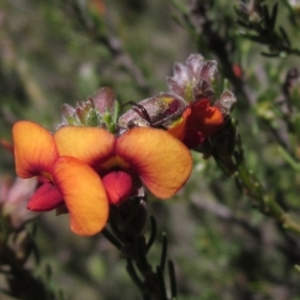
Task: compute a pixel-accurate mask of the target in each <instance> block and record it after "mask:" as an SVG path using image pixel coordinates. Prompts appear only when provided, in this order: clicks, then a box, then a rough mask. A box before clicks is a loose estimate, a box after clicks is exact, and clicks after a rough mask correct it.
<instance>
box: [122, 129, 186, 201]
mask: <svg viewBox="0 0 300 300" xmlns="http://www.w3.org/2000/svg"><path fill="white" fill-rule="evenodd" d="M116 154H117V155H118V156H120V157H121V158H122V159H124V160H125V161H126V162H128V163H129V164H130V166H131V167H132V168H133V169H134V171H135V172H136V173H137V174H138V175H139V176H140V177H141V179H142V180H143V182H144V183H145V185H146V186H147V187H148V189H149V190H150V191H151V192H152V193H153V194H154V195H155V196H157V197H158V198H162V199H164V198H169V197H171V196H173V195H174V194H175V193H176V192H177V191H178V190H179V189H180V188H181V187H182V186H183V185H184V183H185V182H186V180H187V179H188V177H189V176H190V173H191V169H192V158H191V154H190V152H189V150H188V149H187V148H186V147H185V146H184V145H183V144H182V143H181V142H180V141H179V140H178V139H176V138H174V137H172V136H171V135H170V134H168V133H167V132H165V131H163V130H160V129H154V128H133V129H131V130H128V131H126V132H125V133H124V134H123V135H122V136H121V137H119V138H118V139H117V144H116Z"/></svg>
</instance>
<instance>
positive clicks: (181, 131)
mask: <svg viewBox="0 0 300 300" xmlns="http://www.w3.org/2000/svg"><path fill="white" fill-rule="evenodd" d="M190 114H191V108H190V107H187V109H186V110H185V111H184V113H183V114H182V116H181V118H180V119H179V120H177V121H175V122H173V123H172V124H171V126H170V127H169V128H168V130H167V132H168V133H169V134H171V135H172V136H174V137H176V138H177V139H179V140H180V141H183V139H184V136H185V132H186V121H187V118H188V117H189V115H190Z"/></svg>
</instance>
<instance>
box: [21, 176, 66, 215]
mask: <svg viewBox="0 0 300 300" xmlns="http://www.w3.org/2000/svg"><path fill="white" fill-rule="evenodd" d="M62 203H63V198H62V195H61V194H60V192H59V191H58V189H57V188H56V187H55V186H54V185H53V183H51V182H47V183H44V184H43V185H41V186H40V187H39V188H38V189H37V190H36V192H35V193H34V194H33V195H32V197H31V198H30V200H29V202H28V204H27V208H28V209H30V210H33V211H49V210H52V209H55V208H57V207H58V206H60V205H61V204H62Z"/></svg>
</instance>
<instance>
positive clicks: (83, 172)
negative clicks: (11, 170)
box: [13, 121, 108, 235]
mask: <svg viewBox="0 0 300 300" xmlns="http://www.w3.org/2000/svg"><path fill="white" fill-rule="evenodd" d="M13 141H14V153H15V162H16V172H17V174H18V175H19V176H20V177H21V178H30V177H33V176H41V177H43V179H44V180H43V184H42V185H41V186H40V187H39V188H38V189H37V191H36V192H35V193H34V195H33V196H32V197H31V199H30V200H29V202H28V206H27V207H28V208H29V209H30V210H33V211H48V210H52V209H55V208H57V207H59V206H61V205H62V204H65V205H66V206H67V208H68V211H69V214H70V221H71V229H72V230H73V231H74V232H75V233H77V234H80V235H93V234H95V233H97V232H99V231H100V230H101V229H102V228H103V227H104V226H105V224H106V222H107V218H108V203H107V196H106V192H105V189H104V187H103V184H102V182H101V180H100V179H99V176H98V174H97V173H96V172H95V171H93V170H92V169H91V168H90V167H89V166H87V165H86V164H85V163H83V162H81V161H79V160H78V159H75V158H72V157H60V156H59V153H58V150H57V146H56V144H55V140H54V137H53V135H52V134H51V133H50V132H48V131H47V130H46V129H44V128H42V127H41V126H39V125H38V124H35V123H31V122H27V121H21V122H17V123H16V124H15V125H14V127H13ZM75 146H76V145H75ZM87 182H88V183H89V185H88V186H86V183H87Z"/></svg>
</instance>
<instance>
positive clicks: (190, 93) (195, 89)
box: [167, 54, 235, 149]
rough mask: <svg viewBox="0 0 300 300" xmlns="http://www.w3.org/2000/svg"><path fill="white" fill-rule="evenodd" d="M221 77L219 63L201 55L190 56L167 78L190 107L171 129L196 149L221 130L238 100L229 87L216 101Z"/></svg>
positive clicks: (169, 84)
mask: <svg viewBox="0 0 300 300" xmlns="http://www.w3.org/2000/svg"><path fill="white" fill-rule="evenodd" d="M217 79H218V70H217V64H216V62H215V61H204V59H203V57H202V56H201V55H200V54H192V55H190V56H189V57H188V59H187V61H186V64H185V65H184V64H180V63H176V64H175V66H174V76H173V77H168V78H167V84H168V86H169V89H170V92H171V93H173V94H174V95H175V96H177V97H181V98H183V99H184V100H186V101H187V105H186V110H185V111H184V113H183V114H182V116H181V118H179V119H178V120H177V121H176V122H174V123H173V124H172V125H171V126H169V128H168V132H169V133H170V134H172V135H173V136H175V137H177V138H179V139H180V140H182V141H183V142H184V144H185V145H186V146H187V147H189V148H192V149H194V148H196V147H197V146H199V145H201V144H202V143H203V142H204V141H205V139H207V138H209V137H210V136H212V135H214V134H215V133H217V132H218V131H219V130H220V129H221V128H222V127H223V125H224V122H225V119H226V117H227V116H228V115H229V113H230V110H231V108H232V105H233V104H234V103H235V97H234V95H233V94H232V93H231V92H230V91H227V90H225V91H224V92H223V93H222V94H221V95H220V98H219V99H218V100H217V101H215V102H214V101H213V99H214V96H215V92H214V91H215V89H216V83H217Z"/></svg>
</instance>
